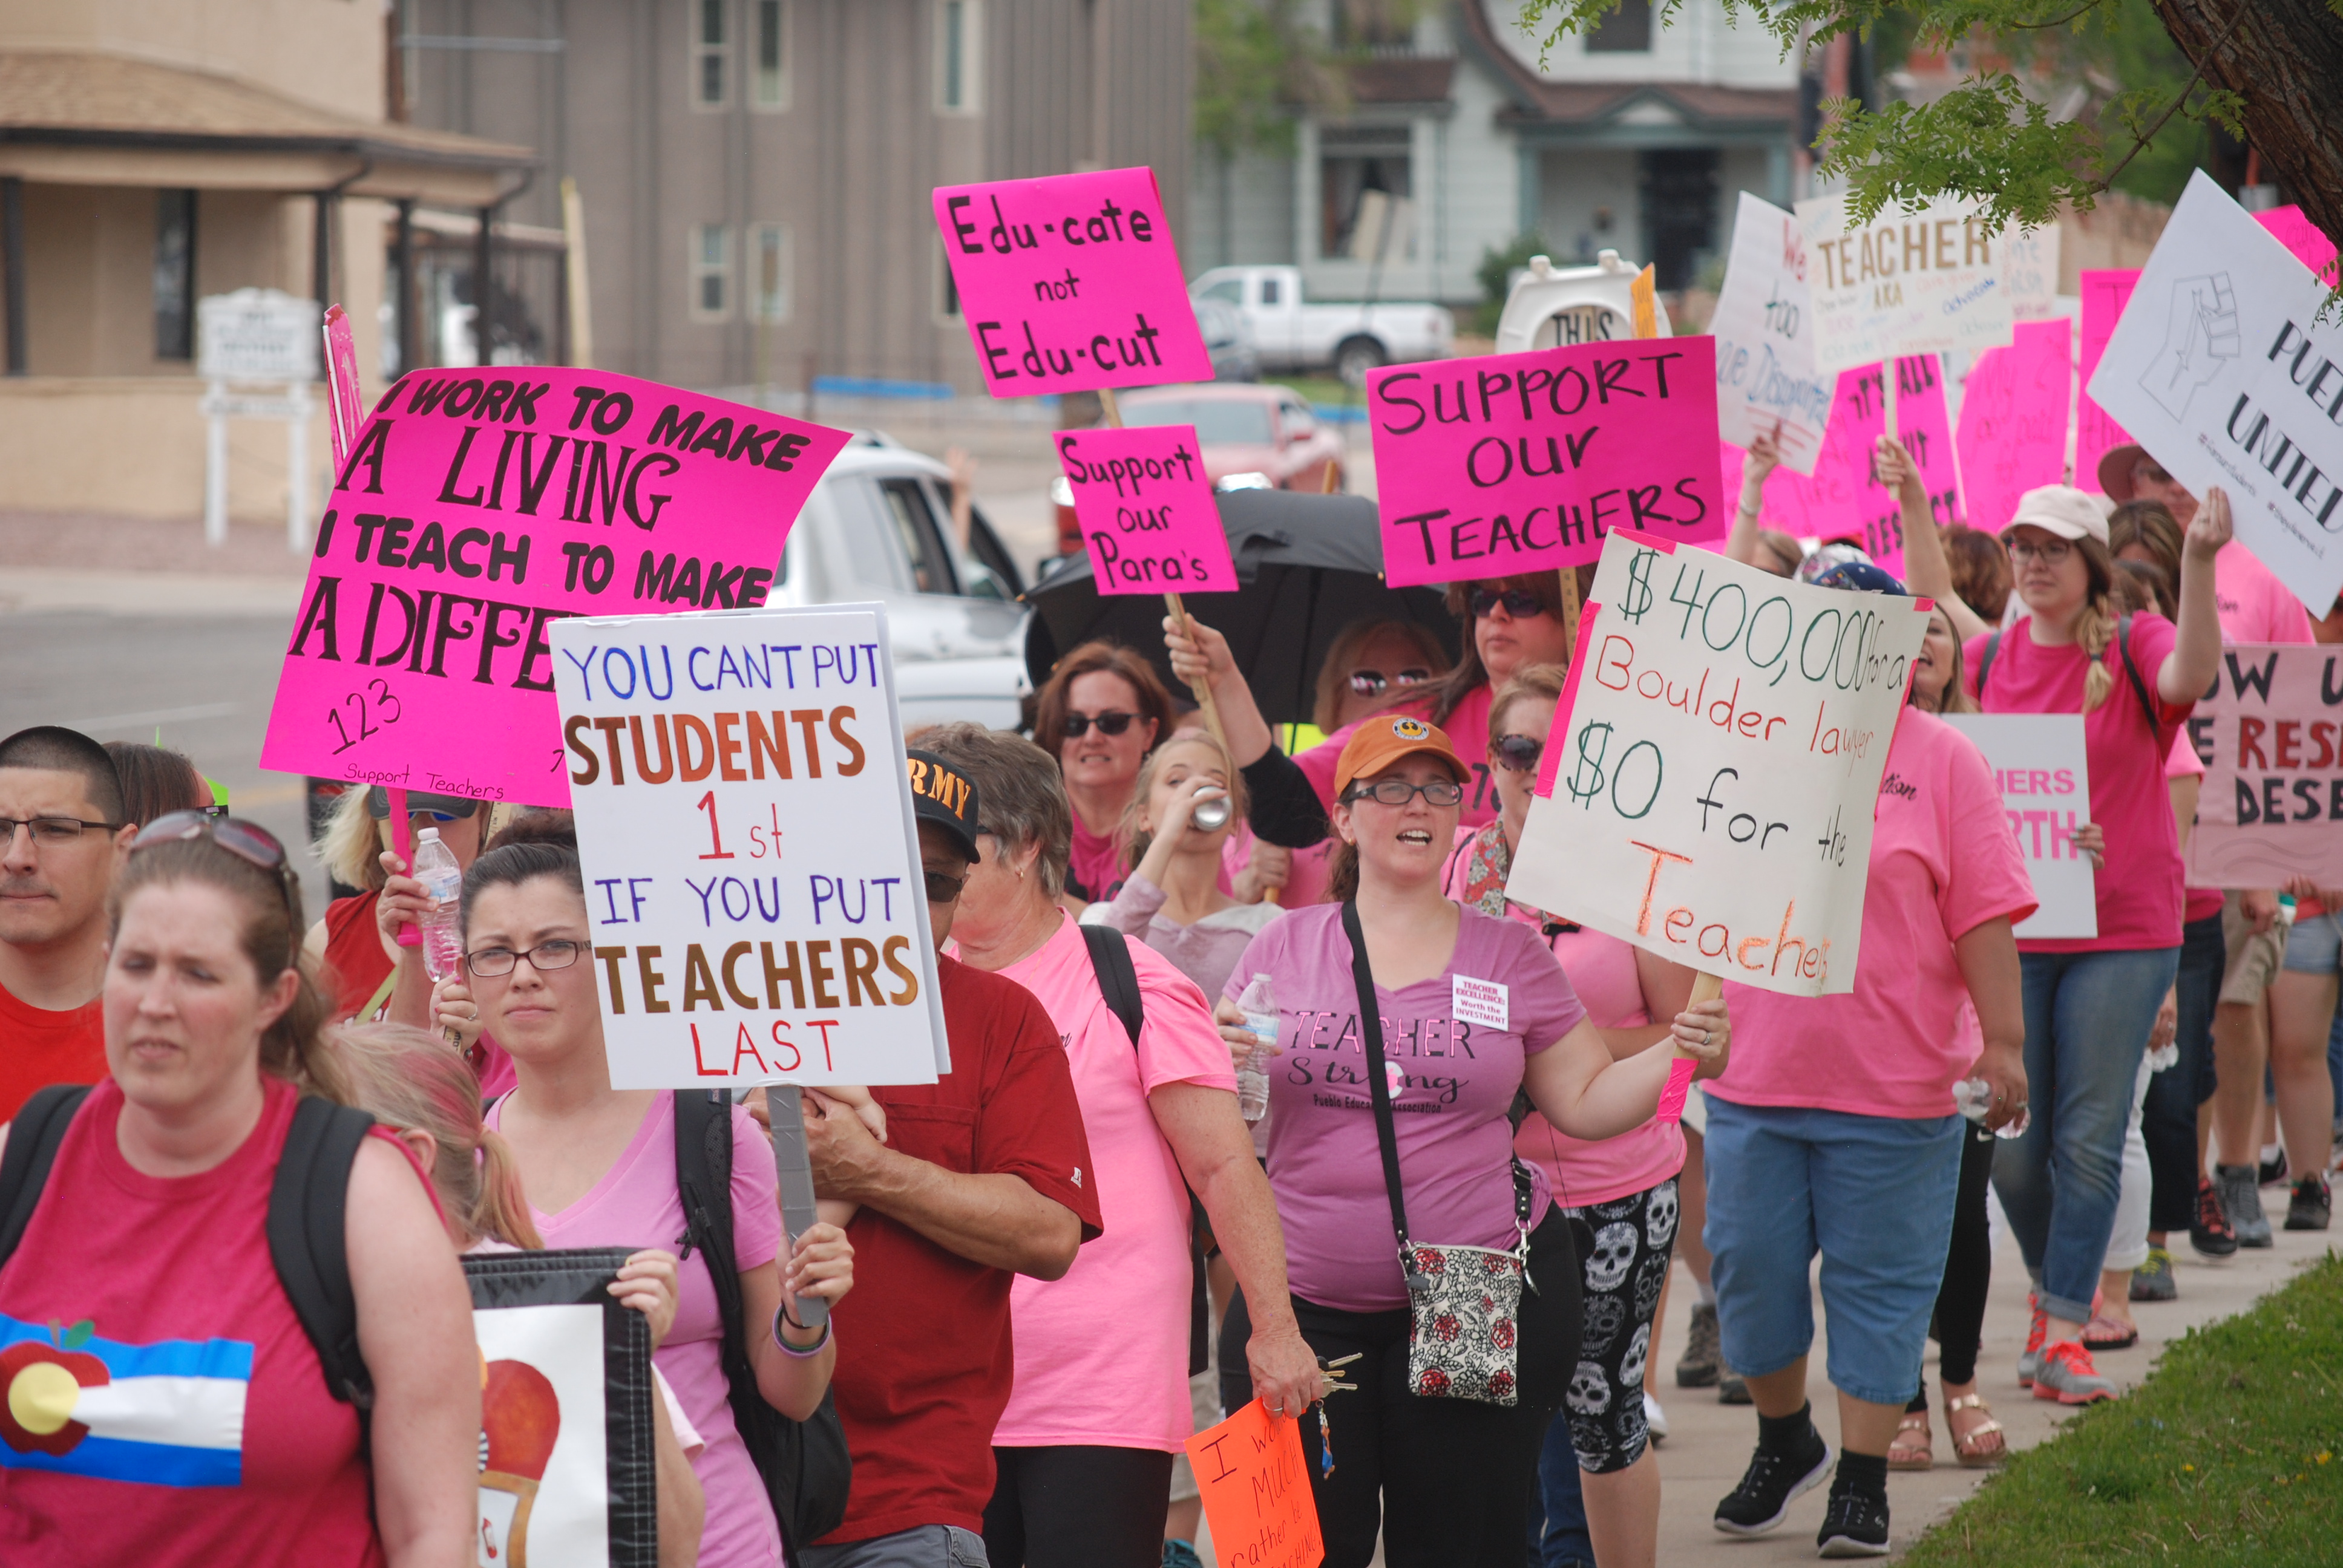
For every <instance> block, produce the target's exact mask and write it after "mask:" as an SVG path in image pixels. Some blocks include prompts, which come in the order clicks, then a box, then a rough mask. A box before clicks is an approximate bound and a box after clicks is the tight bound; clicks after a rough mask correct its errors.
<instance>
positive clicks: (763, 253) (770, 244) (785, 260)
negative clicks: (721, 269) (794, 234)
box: [749, 223, 790, 321]
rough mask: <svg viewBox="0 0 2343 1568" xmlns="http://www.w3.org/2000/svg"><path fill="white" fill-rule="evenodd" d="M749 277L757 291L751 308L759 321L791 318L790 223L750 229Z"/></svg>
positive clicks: (751, 298) (761, 224) (752, 298)
mask: <svg viewBox="0 0 2343 1568" xmlns="http://www.w3.org/2000/svg"><path fill="white" fill-rule="evenodd" d="M789 260H790V257H789V225H787V224H785V223H760V224H759V225H758V226H756V227H755V228H754V229H752V230H750V231H749V268H750V272H749V278H750V286H751V287H752V289H753V291H754V292H753V294H752V296H751V297H750V299H749V311H750V312H751V314H752V315H753V316H754V317H755V318H756V319H757V320H759V321H787V320H788V319H789V310H790V299H789V282H790V277H789Z"/></svg>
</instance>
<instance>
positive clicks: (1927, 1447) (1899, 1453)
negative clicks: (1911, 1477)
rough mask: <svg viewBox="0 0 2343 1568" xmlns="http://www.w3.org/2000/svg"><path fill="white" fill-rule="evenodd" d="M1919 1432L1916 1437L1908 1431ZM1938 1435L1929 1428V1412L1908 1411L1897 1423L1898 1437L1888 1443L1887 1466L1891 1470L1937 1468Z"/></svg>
mask: <svg viewBox="0 0 2343 1568" xmlns="http://www.w3.org/2000/svg"><path fill="white" fill-rule="evenodd" d="M1911 1432H1917V1433H1919V1436H1918V1437H1916V1438H1909V1437H1907V1436H1906V1434H1907V1433H1911ZM1887 1468H1888V1469H1890V1470H1933V1469H1934V1468H1936V1436H1935V1434H1934V1433H1932V1432H1930V1431H1929V1430H1928V1412H1926V1411H1925V1410H1916V1411H1911V1412H1906V1415H1905V1417H1904V1419H1903V1420H1902V1421H1899V1422H1896V1439H1895V1441H1894V1442H1890V1443H1889V1444H1888V1445H1887Z"/></svg>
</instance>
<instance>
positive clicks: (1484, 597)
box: [1464, 588, 1545, 620]
mask: <svg viewBox="0 0 2343 1568" xmlns="http://www.w3.org/2000/svg"><path fill="white" fill-rule="evenodd" d="M1464 602H1465V605H1466V606H1467V608H1470V609H1471V610H1472V612H1473V619H1475V620H1478V619H1480V618H1482V617H1483V616H1485V615H1490V614H1493V612H1494V611H1495V610H1496V608H1497V607H1498V606H1499V605H1503V606H1504V607H1505V613H1506V614H1507V615H1509V616H1512V617H1513V618H1514V619H1515V620H1527V619H1529V618H1530V617H1532V616H1534V615H1544V613H1545V600H1544V599H1542V598H1538V596H1537V595H1535V594H1534V593H1532V592H1530V590H1529V589H1527V588H1506V589H1505V590H1504V591H1503V592H1502V593H1501V592H1499V591H1498V590H1497V589H1495V588H1474V589H1473V594H1472V597H1471V598H1468V599H1466V600H1465V601H1464Z"/></svg>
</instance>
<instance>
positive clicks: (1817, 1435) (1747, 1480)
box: [1716, 1422, 1885, 1535]
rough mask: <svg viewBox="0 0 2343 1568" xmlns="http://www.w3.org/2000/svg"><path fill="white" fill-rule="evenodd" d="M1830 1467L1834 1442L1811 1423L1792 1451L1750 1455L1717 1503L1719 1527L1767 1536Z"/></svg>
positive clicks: (1763, 1452)
mask: <svg viewBox="0 0 2343 1568" xmlns="http://www.w3.org/2000/svg"><path fill="white" fill-rule="evenodd" d="M1830 1467H1831V1451H1830V1444H1829V1443H1827V1442H1824V1441H1823V1434H1822V1433H1821V1432H1816V1431H1815V1429H1814V1426H1813V1424H1812V1423H1811V1422H1810V1423H1808V1425H1807V1427H1806V1435H1805V1438H1804V1440H1802V1441H1801V1442H1800V1443H1799V1444H1798V1446H1797V1447H1796V1448H1795V1449H1794V1450H1793V1451H1791V1452H1788V1453H1771V1452H1767V1451H1766V1450H1765V1449H1763V1448H1760V1449H1758V1450H1757V1452H1755V1453H1753V1454H1751V1455H1750V1456H1749V1468H1748V1469H1747V1470H1745V1471H1744V1472H1743V1473H1742V1475H1741V1484H1740V1485H1738V1486H1736V1487H1735V1488H1734V1489H1733V1491H1732V1493H1731V1494H1729V1495H1728V1496H1727V1497H1726V1498H1725V1501H1724V1502H1722V1503H1718V1504H1717V1505H1716V1527H1717V1528H1718V1529H1719V1530H1722V1531H1724V1532H1725V1533H1726V1534H1727V1535H1763V1534H1764V1533H1765V1532H1766V1531H1768V1530H1771V1529H1773V1528H1774V1527H1775V1525H1777V1524H1779V1523H1782V1520H1783V1518H1784V1516H1785V1515H1786V1514H1787V1513H1789V1512H1790V1500H1791V1499H1792V1498H1794V1497H1796V1496H1797V1495H1798V1494H1799V1493H1802V1492H1805V1491H1808V1490H1810V1489H1812V1488H1813V1487H1815V1485H1817V1484H1818V1483H1820V1482H1821V1481H1822V1478H1823V1477H1824V1476H1825V1475H1826V1474H1828V1473H1830ZM1882 1527H1883V1528H1884V1527H1885V1520H1884V1519H1883V1521H1882Z"/></svg>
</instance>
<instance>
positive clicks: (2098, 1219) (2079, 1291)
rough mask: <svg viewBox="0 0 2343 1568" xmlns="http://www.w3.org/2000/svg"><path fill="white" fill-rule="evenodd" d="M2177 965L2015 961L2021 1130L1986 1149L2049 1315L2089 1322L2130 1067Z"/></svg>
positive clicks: (2044, 957)
mask: <svg viewBox="0 0 2343 1568" xmlns="http://www.w3.org/2000/svg"><path fill="white" fill-rule="evenodd" d="M2179 960H2180V950H2179V949H2178V948H2143V949H2137V950H2119V951H2102V952H2081V953H2020V954H2019V955H2018V965H2019V969H2020V970H2021V972H2022V973H2023V975H2024V977H2025V992H2026V1101H2027V1103H2028V1104H2029V1105H2030V1106H2031V1107H2032V1109H2033V1125H2032V1126H2030V1127H2028V1128H2027V1129H2026V1136H2025V1137H2023V1138H2018V1139H2013V1140H2011V1141H2007V1142H2005V1143H2004V1144H2003V1145H2002V1146H2001V1148H2000V1150H1999V1151H1996V1156H1995V1159H1994V1163H1993V1184H1994V1188H1995V1190H1996V1191H1998V1192H1999V1193H2000V1194H2001V1206H2002V1208H2003V1209H2004V1210H2005V1211H2006V1212H2007V1213H2008V1215H2009V1228H2010V1229H2011V1230H2012V1231H2016V1233H2017V1245H2018V1250H2019V1251H2021V1252H2023V1253H2024V1254H2025V1257H2026V1272H2028V1273H2030V1274H2032V1275H2033V1276H2034V1277H2035V1279H2036V1281H2037V1282H2038V1285H2039V1288H2038V1290H2037V1292H2036V1295H2037V1299H2038V1300H2039V1302H2040V1303H2041V1306H2042V1309H2043V1310H2044V1311H2045V1312H2048V1313H2049V1314H2050V1315H2051V1316H2052V1317H2054V1318H2063V1319H2066V1320H2067V1321H2068V1322H2078V1323H2079V1322H2085V1321H2087V1320H2088V1319H2089V1317H2090V1315H2091V1298H2092V1297H2093V1296H2094V1295H2095V1294H2097V1291H2098V1288H2099V1268H2100V1265H2101V1264H2103V1263H2104V1262H2106V1261H2107V1235H2108V1232H2109V1231H2112V1230H2113V1229H2114V1228H2115V1221H2116V1197H2117V1192H2118V1191H2119V1190H2120V1189H2121V1187H2122V1184H2123V1146H2124V1131H2125V1129H2126V1128H2127V1125H2128V1124H2129V1122H2130V1121H2131V1099H2132V1091H2133V1089H2134V1087H2135V1085H2136V1084H2137V1081H2138V1078H2139V1059H2140V1057H2141V1056H2142V1055H2143V1054H2144V1053H2145V1052H2146V1050H2147V1034H2148V1030H2150V1029H2152V1028H2154V1027H2155V1024H2156V1013H2157V1009H2158V1008H2159V1007H2161V1006H2162V1005H2163V1004H2164V993H2165V992H2166V991H2167V990H2170V989H2171V987H2172V980H2173V976H2174V974H2175V972H2176V971H2177V968H2178V965H2179Z"/></svg>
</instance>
